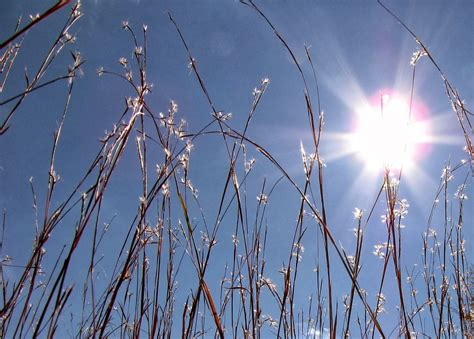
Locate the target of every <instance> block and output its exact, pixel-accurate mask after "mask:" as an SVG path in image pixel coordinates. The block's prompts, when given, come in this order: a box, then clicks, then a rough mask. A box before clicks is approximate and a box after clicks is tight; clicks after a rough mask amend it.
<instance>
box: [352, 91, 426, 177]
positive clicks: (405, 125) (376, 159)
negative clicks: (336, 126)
mask: <svg viewBox="0 0 474 339" xmlns="http://www.w3.org/2000/svg"><path fill="white" fill-rule="evenodd" d="M377 101H378V102H377ZM423 114H424V112H423V110H422V105H420V104H413V103H412V107H411V109H410V100H409V99H408V98H405V97H403V96H401V95H398V94H396V93H390V92H388V91H385V92H384V93H383V94H381V95H378V100H374V101H373V102H372V103H369V104H367V105H364V106H363V107H360V108H358V109H357V110H356V117H357V121H356V123H355V126H354V131H353V133H351V134H350V137H349V147H350V149H351V151H352V152H354V153H356V154H357V155H358V156H359V158H360V159H361V160H362V161H363V162H364V163H365V165H366V166H367V167H368V168H369V169H372V170H380V169H390V170H399V169H401V168H402V167H403V168H410V167H411V166H413V165H414V164H415V163H416V162H417V160H418V159H419V157H420V156H421V155H422V153H423V152H422V151H423V143H424V142H425V141H426V140H427V135H428V131H427V126H426V123H424V122H423V120H420V119H421V118H422V115H423Z"/></svg>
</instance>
